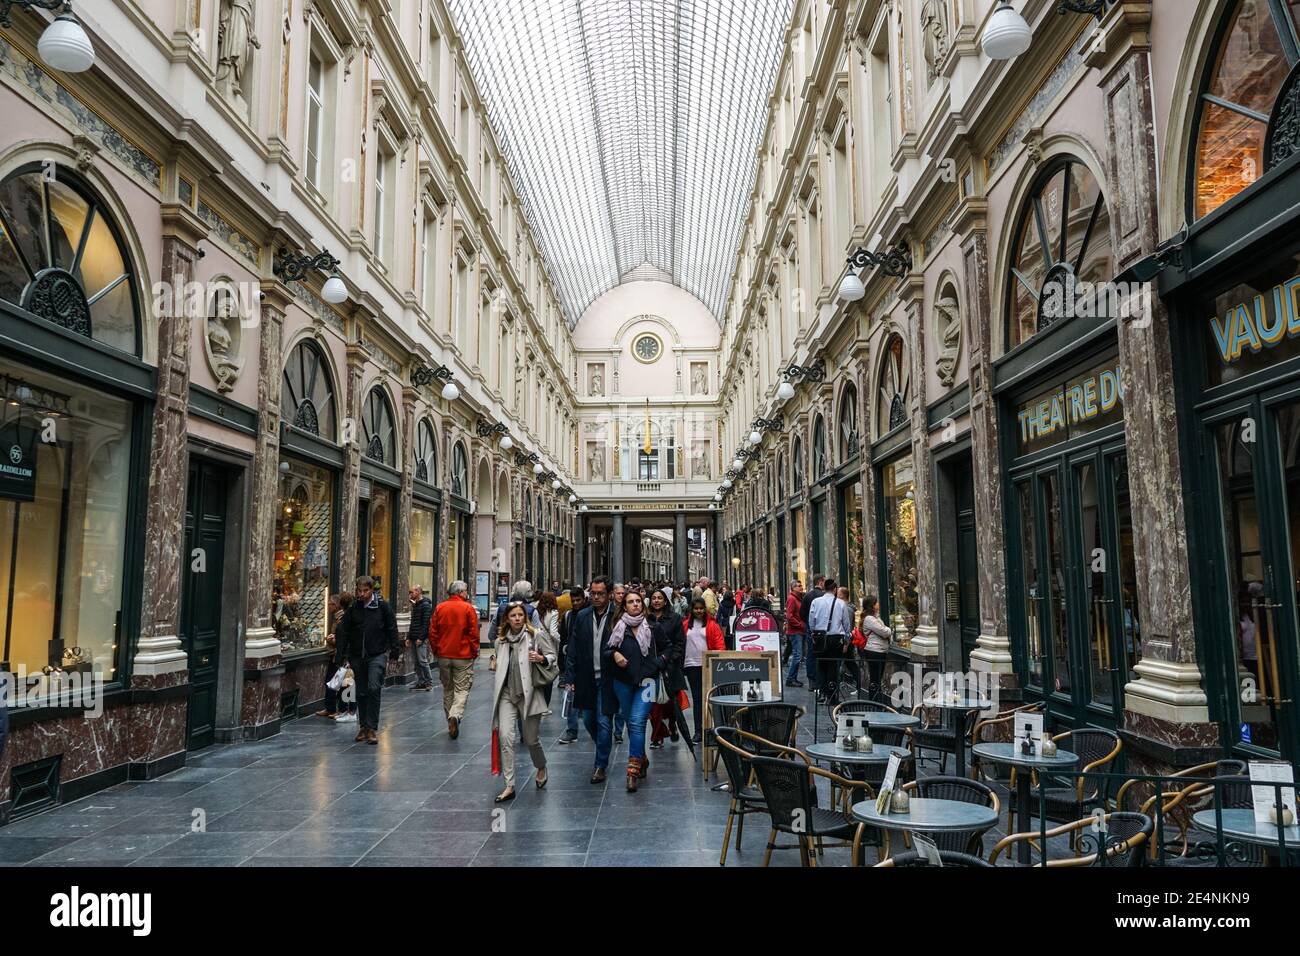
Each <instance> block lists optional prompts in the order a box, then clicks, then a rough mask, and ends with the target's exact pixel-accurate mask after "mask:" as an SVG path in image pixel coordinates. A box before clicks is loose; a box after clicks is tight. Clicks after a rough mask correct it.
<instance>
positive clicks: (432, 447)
mask: <svg viewBox="0 0 1300 956" xmlns="http://www.w3.org/2000/svg"><path fill="white" fill-rule="evenodd" d="M415 477H416V478H418V479H419V480H420V481H427V482H431V483H432V482H435V481H437V480H438V442H437V441H436V440H435V439H434V437H433V425H432V424H430V422H429V419H427V418H425V419H423V420H422V421H421V422H420V427H419V430H418V433H417V435H416V439H415Z"/></svg>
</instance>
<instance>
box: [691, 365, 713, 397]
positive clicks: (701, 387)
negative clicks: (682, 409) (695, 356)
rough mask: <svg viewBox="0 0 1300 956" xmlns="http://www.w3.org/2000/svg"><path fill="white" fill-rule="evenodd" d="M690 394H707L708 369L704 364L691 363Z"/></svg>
mask: <svg viewBox="0 0 1300 956" xmlns="http://www.w3.org/2000/svg"><path fill="white" fill-rule="evenodd" d="M691 394H692V395H707V394H709V367H708V365H706V364H705V363H704V362H692V363H691Z"/></svg>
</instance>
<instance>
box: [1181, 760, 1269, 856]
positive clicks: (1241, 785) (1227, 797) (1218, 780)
mask: <svg viewBox="0 0 1300 956" xmlns="http://www.w3.org/2000/svg"><path fill="white" fill-rule="evenodd" d="M1223 762H1224V763H1228V764H1231V763H1241V761H1223ZM1202 787H1204V788H1205V789H1206V790H1209V791H1210V801H1211V806H1212V805H1213V800H1214V794H1215V793H1217V794H1218V800H1219V802H1220V804H1222V806H1223V809H1225V810H1250V809H1252V808H1253V807H1254V806H1255V799H1254V797H1253V796H1252V794H1251V782H1250V778H1249V777H1248V776H1246V775H1245V772H1244V771H1243V772H1242V773H1241V774H1224V775H1223V776H1221V777H1220V776H1218V775H1216V777H1215V781H1214V783H1211V784H1202ZM1210 833H1211V835H1210V838H1209V839H1208V840H1197V841H1195V842H1194V843H1192V844H1191V845H1190V847H1189V852H1188V854H1187V856H1186V858H1185V862H1182V863H1178V862H1175V863H1174V865H1175V866H1196V865H1198V863H1200V865H1207V864H1208V865H1215V864H1217V863H1218V856H1219V844H1218V839H1217V835H1216V834H1214V832H1213V831H1210ZM1224 850H1225V855H1224V859H1223V865H1224V866H1264V865H1265V863H1267V862H1268V857H1267V854H1266V852H1265V848H1264V847H1262V846H1258V845H1256V844H1253V843H1243V842H1241V841H1239V840H1232V839H1230V838H1225V839H1224Z"/></svg>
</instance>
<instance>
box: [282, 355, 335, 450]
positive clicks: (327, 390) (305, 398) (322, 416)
mask: <svg viewBox="0 0 1300 956" xmlns="http://www.w3.org/2000/svg"><path fill="white" fill-rule="evenodd" d="M334 415H335V412H334V384H333V382H332V381H331V380H330V374H329V369H328V367H327V366H326V363H325V355H324V353H322V352H321V350H320V346H318V345H317V344H316V343H315V342H311V341H303V342H299V343H298V344H297V345H296V346H294V349H293V351H292V352H290V353H289V360H288V361H287V362H285V363H284V382H283V385H282V391H281V395H280V417H281V418H282V419H284V420H285V421H286V422H288V423H289V424H290V425H292V426H293V427H294V428H297V429H300V430H302V431H304V432H307V433H308V434H309V435H316V436H318V437H320V438H324V439H325V440H326V441H331V442H332V441H334V440H335V439H336V437H337V434H338V433H337V431H336V430H335V429H336V424H335V417H334Z"/></svg>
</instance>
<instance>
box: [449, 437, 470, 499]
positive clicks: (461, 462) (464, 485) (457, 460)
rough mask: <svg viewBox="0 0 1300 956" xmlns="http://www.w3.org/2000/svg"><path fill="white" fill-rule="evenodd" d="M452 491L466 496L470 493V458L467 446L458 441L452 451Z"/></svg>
mask: <svg viewBox="0 0 1300 956" xmlns="http://www.w3.org/2000/svg"><path fill="white" fill-rule="evenodd" d="M451 493H452V494H453V495H460V496H461V497H462V498H464V497H465V496H466V495H467V494H468V493H469V459H468V458H466V457H465V446H464V445H462V444H461V443H460V442H456V447H455V448H454V449H453V450H452V453H451Z"/></svg>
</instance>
